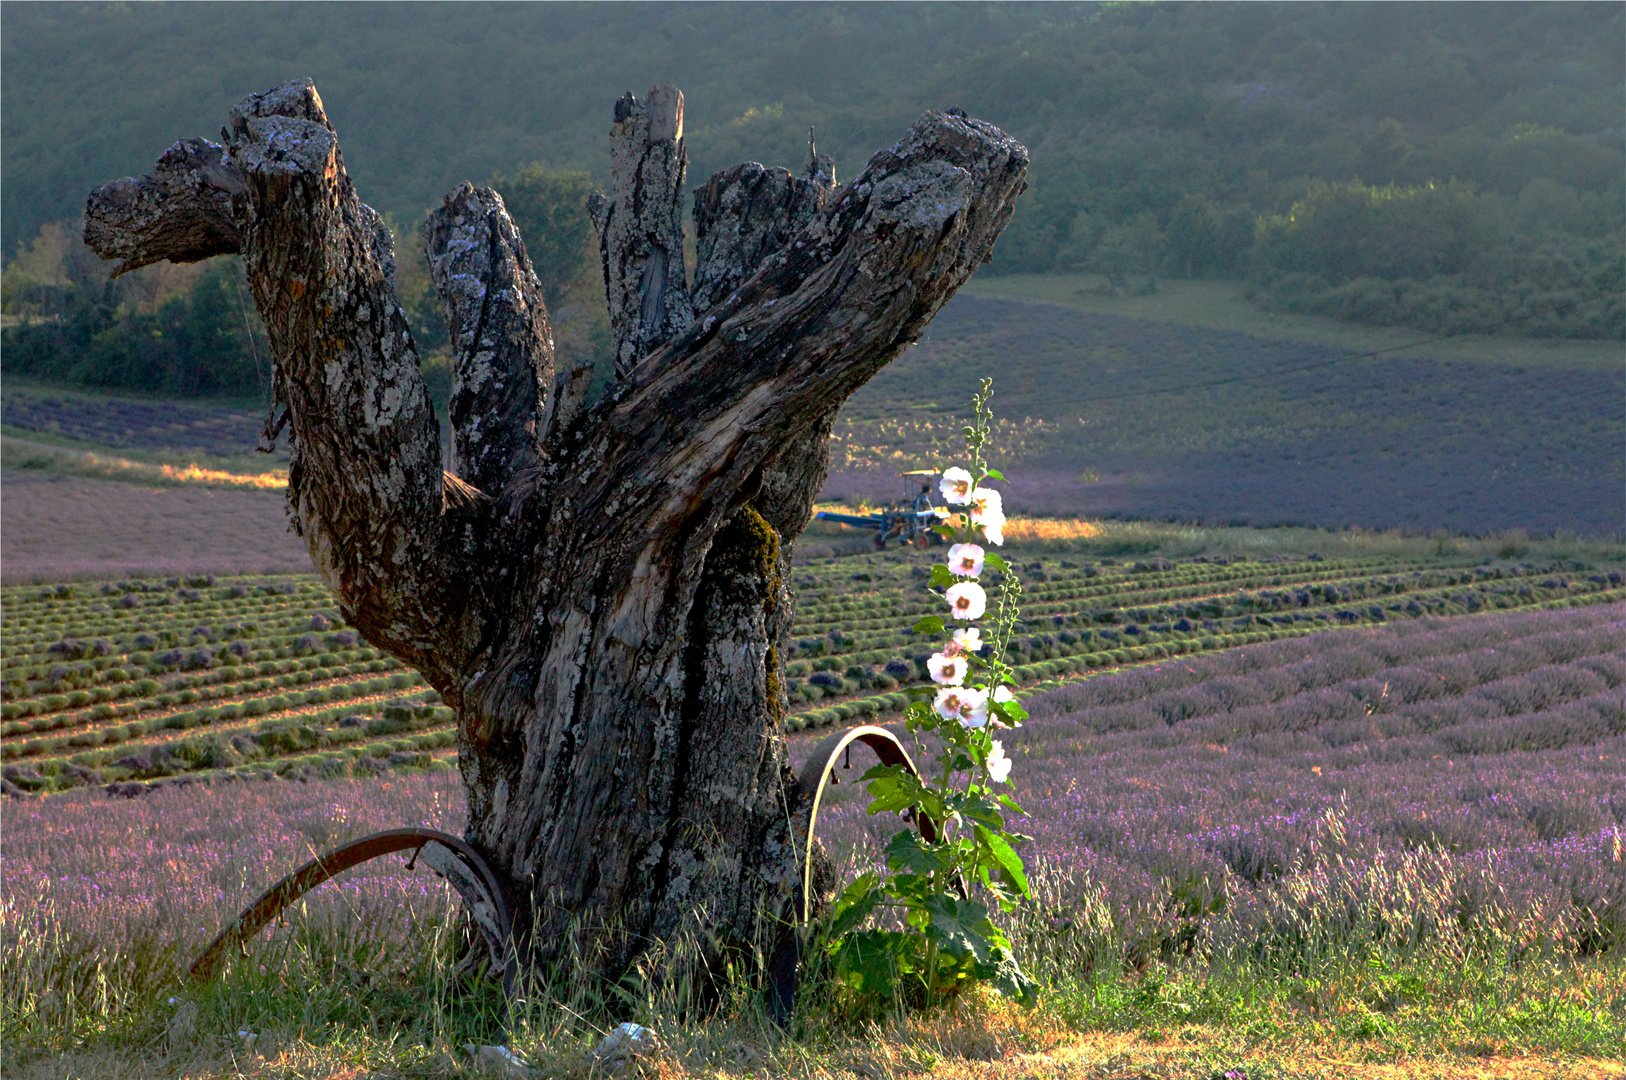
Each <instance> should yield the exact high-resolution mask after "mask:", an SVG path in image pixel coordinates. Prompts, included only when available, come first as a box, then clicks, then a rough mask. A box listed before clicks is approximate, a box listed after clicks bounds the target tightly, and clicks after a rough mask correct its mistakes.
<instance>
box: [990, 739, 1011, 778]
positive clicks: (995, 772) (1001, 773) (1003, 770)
mask: <svg viewBox="0 0 1626 1080" xmlns="http://www.w3.org/2000/svg"><path fill="white" fill-rule="evenodd" d="M993 742H994V748H993V749H992V750H990V751H988V779H990V780H992V781H993V782H994V783H996V784H1008V783H1010V779H1011V759H1010V758H1008V757H1006V756H1005V748H1004V747H1003V746H1001V745H1000V744H999V740H998V739H995V740H994V741H993Z"/></svg>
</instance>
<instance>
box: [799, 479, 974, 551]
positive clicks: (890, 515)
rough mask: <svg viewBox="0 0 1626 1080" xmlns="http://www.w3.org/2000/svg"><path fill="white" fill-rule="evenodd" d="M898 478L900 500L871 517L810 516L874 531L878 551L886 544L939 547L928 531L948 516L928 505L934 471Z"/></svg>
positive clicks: (938, 539) (827, 513)
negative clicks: (901, 486)
mask: <svg viewBox="0 0 1626 1080" xmlns="http://www.w3.org/2000/svg"><path fill="white" fill-rule="evenodd" d="M898 475H899V476H901V477H903V478H904V480H903V484H904V497H903V498H901V499H899V500H898V501H897V502H895V503H893V504H892V506H891V507H889V508H887V509H884V510H877V511H876V512H875V513H873V514H837V513H833V512H831V511H829V510H820V511H819V512H818V513H817V514H814V515H813V516H814V517H815V518H816V519H818V520H819V521H834V522H836V523H837V524H839V525H851V526H853V527H854V528H858V529H874V530H875V546H876V547H878V548H884V547H886V545H887V541H889V540H896V541H898V542H899V543H903V544H913V545H915V547H918V548H924V547H928V546H930V545H932V544H941V543H942V542H943V539H942V537H940V536H939V535H938V534H937V533H935V532H933V531H932V528H933V526H936V525H939V524H941V523H942V521H943V519H944V518H946V517H947V516H948V511H946V510H943V509H941V508H939V507H937V506H935V505H934V504H933V503H932V489H933V488H935V487H936V486H937V485H936V483H935V481H936V479H937V475H938V473H937V470H936V469H915V470H913V471H912V472H904V473H899V474H898ZM916 483H918V484H919V485H920V492H919V494H915V495H913V497H912V498H911V489H912V488H913V487H914V486H915V484H916Z"/></svg>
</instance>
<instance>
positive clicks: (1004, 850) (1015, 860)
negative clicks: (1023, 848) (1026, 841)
mask: <svg viewBox="0 0 1626 1080" xmlns="http://www.w3.org/2000/svg"><path fill="white" fill-rule="evenodd" d="M974 828H975V829H976V830H977V839H979V840H981V841H982V842H983V843H984V844H986V845H987V846H988V851H989V853H990V854H992V855H993V857H994V862H995V863H996V864H998V866H999V872H1000V875H1001V876H1002V877H1003V878H1004V879H1005V880H1006V881H1008V882H1009V883H1010V885H1011V887H1012V888H1013V889H1015V890H1016V891H1017V892H1019V893H1021V894H1022V895H1023V896H1027V897H1031V896H1032V895H1033V891H1032V890H1031V889H1029V888H1028V877H1027V874H1026V873H1025V872H1024V870H1023V867H1022V856H1020V855H1018V854H1017V853H1016V849H1015V848H1013V847H1011V845H1010V844H1009V843H1008V842H1007V841H1006V840H1005V838H1004V837H1003V836H1001V835H1000V834H999V833H997V832H994V831H993V830H992V829H988V828H986V827H984V826H982V825H976V826H974Z"/></svg>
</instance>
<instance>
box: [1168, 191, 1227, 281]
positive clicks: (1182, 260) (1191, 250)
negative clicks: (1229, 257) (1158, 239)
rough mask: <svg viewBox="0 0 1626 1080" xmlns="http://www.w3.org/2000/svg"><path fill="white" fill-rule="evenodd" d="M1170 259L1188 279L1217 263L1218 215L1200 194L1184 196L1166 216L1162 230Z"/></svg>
mask: <svg viewBox="0 0 1626 1080" xmlns="http://www.w3.org/2000/svg"><path fill="white" fill-rule="evenodd" d="M1163 236H1164V239H1165V241H1166V242H1167V246H1168V257H1169V261H1170V262H1171V263H1173V264H1174V265H1175V266H1176V267H1178V268H1179V270H1180V272H1181V273H1183V274H1184V275H1185V276H1186V277H1188V278H1194V277H1197V276H1198V275H1199V274H1201V273H1203V271H1205V270H1208V269H1210V268H1213V267H1214V266H1216V265H1217V264H1218V263H1219V261H1220V260H1219V257H1218V256H1219V243H1220V216H1219V212H1218V211H1216V210H1215V209H1214V204H1213V203H1211V202H1209V201H1208V199H1207V197H1206V196H1203V195H1187V196H1186V197H1185V198H1183V199H1181V200H1180V202H1179V203H1178V204H1177V205H1176V206H1175V208H1174V213H1173V214H1171V215H1170V216H1169V225H1168V228H1166V229H1165V230H1163Z"/></svg>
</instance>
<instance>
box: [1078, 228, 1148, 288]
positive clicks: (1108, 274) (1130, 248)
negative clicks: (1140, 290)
mask: <svg viewBox="0 0 1626 1080" xmlns="http://www.w3.org/2000/svg"><path fill="white" fill-rule="evenodd" d="M1162 255H1163V233H1162V231H1161V230H1159V229H1158V227H1157V219H1156V218H1154V217H1153V216H1152V215H1151V214H1150V213H1141V214H1137V215H1136V216H1135V217H1134V218H1133V219H1132V220H1131V221H1129V222H1127V223H1125V224H1120V225H1112V226H1109V227H1108V228H1106V229H1104V230H1103V231H1102V233H1101V240H1100V242H1099V243H1098V244H1096V246H1095V251H1094V253H1093V254H1092V255H1091V256H1090V268H1091V269H1092V270H1094V271H1095V272H1096V273H1098V274H1100V275H1101V276H1103V277H1105V278H1106V279H1107V281H1108V282H1109V283H1110V284H1111V285H1112V287H1113V288H1115V289H1122V288H1125V287H1127V286H1128V284H1129V279H1130V277H1131V276H1132V275H1136V274H1144V275H1145V276H1146V278H1147V281H1148V289H1151V288H1153V287H1155V286H1152V285H1151V284H1150V283H1151V281H1152V276H1153V275H1154V274H1155V273H1156V271H1157V264H1158V260H1159V259H1160V258H1161V257H1162Z"/></svg>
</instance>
